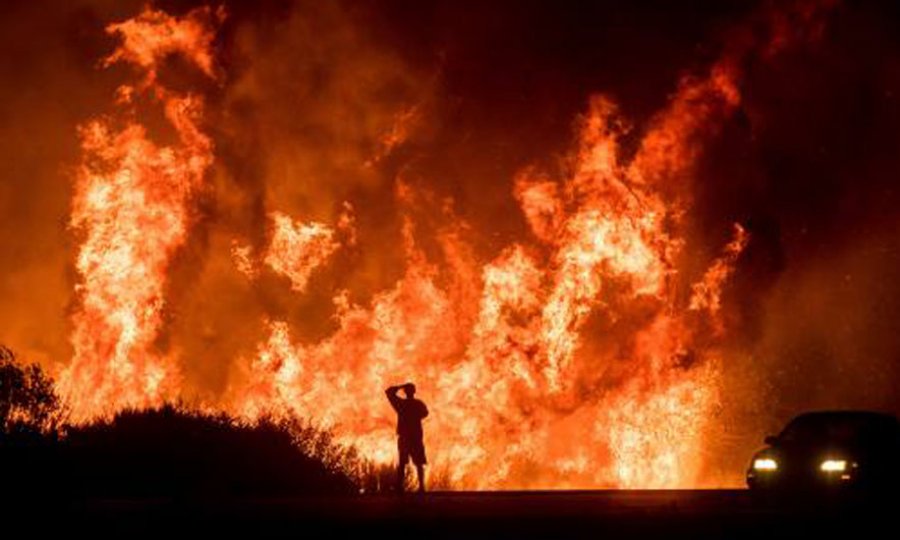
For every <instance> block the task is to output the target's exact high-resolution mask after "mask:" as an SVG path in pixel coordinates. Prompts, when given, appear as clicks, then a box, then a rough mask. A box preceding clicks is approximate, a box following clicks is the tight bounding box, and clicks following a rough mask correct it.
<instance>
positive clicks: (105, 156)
mask: <svg viewBox="0 0 900 540" xmlns="http://www.w3.org/2000/svg"><path fill="white" fill-rule="evenodd" d="M213 17H214V15H213V14H212V12H211V11H210V10H208V9H202V10H198V11H195V12H193V13H192V14H191V15H190V16H188V17H187V18H185V19H175V18H173V17H171V16H168V15H166V14H165V13H162V12H159V11H152V10H149V9H148V10H146V11H144V12H143V13H142V14H141V15H139V16H138V17H137V18H135V19H132V20H130V21H127V22H125V23H121V24H113V25H110V26H109V27H108V28H107V31H108V32H109V33H110V34H113V35H117V36H119V37H120V38H121V39H122V43H121V44H120V46H119V47H118V48H117V49H116V50H115V52H113V54H112V55H110V56H109V57H108V58H106V60H105V61H104V65H110V64H112V63H115V62H126V63H129V64H132V65H134V66H135V67H136V68H138V70H139V72H140V73H142V74H143V80H142V81H141V83H140V84H139V85H137V86H132V85H124V86H122V87H120V88H119V97H120V99H119V112H118V116H116V117H109V118H99V119H95V120H92V121H90V122H88V123H87V124H85V125H83V126H82V128H81V138H82V147H83V149H84V153H85V157H84V160H83V162H82V164H81V166H80V167H79V169H78V174H77V182H76V186H75V195H74V200H73V203H72V218H71V225H72V227H73V228H74V229H75V230H76V232H77V234H78V236H79V238H81V244H80V247H79V248H78V254H77V257H76V262H75V267H76V269H77V271H78V276H79V283H78V285H77V289H76V291H77V294H78V298H79V301H78V307H77V308H76V311H75V313H74V315H73V317H72V326H73V330H72V346H73V348H74V356H73V358H72V361H71V362H70V363H69V365H68V366H67V367H66V369H65V370H64V371H63V373H62V375H61V377H60V381H59V385H60V390H61V392H62V394H63V395H64V396H66V397H67V399H68V400H69V401H70V403H71V407H72V414H73V417H74V418H75V419H76V420H86V419H89V418H92V417H95V416H97V415H103V414H107V413H110V412H113V411H116V410H119V409H122V408H123V407H147V406H152V405H157V404H160V403H162V402H163V400H165V399H172V398H174V397H175V396H177V395H178V394H177V391H178V376H179V373H178V367H177V364H176V363H175V362H174V360H173V359H172V358H167V357H166V356H165V355H161V354H158V353H156V352H154V340H155V339H156V338H157V337H158V332H159V330H160V328H161V327H162V324H163V317H164V314H163V309H164V306H165V299H164V294H165V285H166V272H167V270H168V265H169V263H170V261H171V259H172V257H173V255H174V254H175V252H176V251H177V250H178V248H179V247H180V246H181V245H182V244H183V243H184V241H185V238H186V235H187V232H188V227H189V219H190V211H189V208H188V204H189V202H190V200H191V198H192V197H193V196H194V195H195V194H196V193H197V192H198V190H200V189H201V188H202V184H203V177H204V174H205V172H206V170H207V169H208V168H209V166H210V165H211V164H212V161H213V156H212V150H213V147H212V142H211V141H210V139H209V138H208V137H207V136H206V135H204V133H203V132H202V130H201V128H200V125H199V124H200V121H201V119H202V115H203V103H202V100H201V98H200V97H199V96H197V95H194V94H189V93H188V94H182V93H178V92H172V91H170V90H167V89H166V88H165V87H163V86H162V85H160V84H159V82H158V80H157V69H158V66H159V64H160V63H161V62H162V61H163V60H164V59H165V58H166V57H167V56H168V55H170V54H180V55H183V56H184V57H185V58H186V59H188V60H189V61H190V62H192V63H193V64H195V65H196V66H197V67H198V68H200V69H201V70H202V71H203V72H204V73H205V74H207V75H208V76H212V75H213V63H212V53H211V50H210V47H211V43H212V39H213V35H214V33H213V30H212V19H213ZM148 92H149V93H150V94H151V99H153V100H155V101H156V102H157V103H158V104H159V105H160V106H161V107H162V108H163V113H164V116H165V119H166V120H167V121H168V122H169V124H170V125H171V126H172V128H174V130H175V132H176V133H177V142H176V143H175V144H173V145H170V146H161V145H159V144H157V143H155V142H154V141H153V140H151V138H150V137H149V135H148V129H147V127H146V126H145V125H143V124H141V123H140V122H139V121H137V120H135V119H134V118H135V117H137V116H138V114H137V103H136V100H138V99H139V98H140V97H142V95H143V94H146V93H148Z"/></svg>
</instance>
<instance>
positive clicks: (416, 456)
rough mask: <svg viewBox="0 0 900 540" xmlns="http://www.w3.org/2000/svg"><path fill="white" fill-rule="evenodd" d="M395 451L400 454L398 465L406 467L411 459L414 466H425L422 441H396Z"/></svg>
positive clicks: (425, 460)
mask: <svg viewBox="0 0 900 540" xmlns="http://www.w3.org/2000/svg"><path fill="white" fill-rule="evenodd" d="M397 450H398V452H399V453H400V465H406V464H407V463H409V460H410V459H411V460H412V462H413V463H414V464H416V465H425V464H426V463H428V460H427V459H425V443H424V442H422V439H413V440H409V439H397Z"/></svg>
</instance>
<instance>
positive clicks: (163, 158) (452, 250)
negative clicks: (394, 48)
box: [59, 9, 748, 488]
mask: <svg viewBox="0 0 900 540" xmlns="http://www.w3.org/2000/svg"><path fill="white" fill-rule="evenodd" d="M221 16H222V14H221V12H218V13H213V12H212V11H211V10H209V9H200V10H195V11H193V12H191V13H190V14H188V15H187V16H185V17H183V18H175V17H171V16H169V15H166V14H164V13H162V12H159V11H154V10H150V9H147V10H146V11H144V12H143V13H142V14H141V15H139V16H138V17H136V18H135V19H133V20H130V21H126V22H124V23H120V24H115V25H111V26H110V27H109V28H108V31H109V32H110V33H113V34H115V35H118V36H119V37H121V38H122V43H121V45H120V46H119V48H118V49H117V50H116V51H115V52H114V53H113V54H112V55H111V56H110V57H109V58H108V59H107V60H106V61H105V64H106V65H108V64H110V63H112V62H118V61H124V62H127V63H129V64H132V65H134V66H136V67H137V68H138V70H139V72H140V73H141V75H142V79H141V81H142V82H141V84H140V85H137V86H124V87H123V88H122V89H121V90H120V92H119V95H120V98H121V99H120V102H119V106H120V107H121V109H120V110H119V112H120V118H119V119H118V121H119V122H121V123H123V124H124V127H121V128H118V129H117V128H116V126H117V125H118V123H117V122H115V121H114V120H112V119H98V120H94V121H91V122H89V123H87V124H86V125H85V126H83V128H82V140H83V148H84V152H85V159H84V162H83V164H82V166H81V167H80V169H79V174H78V177H77V184H76V190H75V200H74V202H73V209H72V225H73V227H74V228H75V229H76V230H77V231H78V232H79V234H80V235H81V237H80V239H81V242H80V245H79V251H78V256H77V260H76V268H77V271H78V275H79V278H80V281H79V284H78V289H77V290H78V293H79V304H78V309H77V310H76V311H75V313H74V315H73V321H72V322H73V333H72V343H73V346H74V356H73V359H72V361H71V363H70V364H69V365H68V366H67V368H66V369H65V371H64V372H63V374H62V377H61V378H60V383H59V384H60V388H61V391H62V392H63V394H64V395H65V396H66V397H67V398H68V399H69V401H70V402H71V403H72V405H73V410H74V413H75V418H76V419H79V420H87V419H90V418H92V417H96V416H100V415H104V414H108V413H110V412H112V411H115V410H119V409H121V408H123V407H146V406H152V405H155V404H159V403H161V402H162V401H163V400H166V399H173V398H177V397H180V396H181V395H182V393H183V392H182V389H181V388H180V386H179V369H178V364H177V358H174V357H172V356H170V355H167V354H165V353H162V352H159V350H158V349H159V347H157V345H156V341H157V340H158V338H159V336H160V333H161V332H162V330H163V329H164V314H163V311H164V308H165V286H166V274H167V271H168V267H169V265H170V263H171V261H172V258H173V256H174V254H175V253H176V252H177V251H178V250H179V248H180V247H182V246H183V245H184V243H185V241H186V237H187V235H188V231H189V227H190V225H191V220H190V215H191V214H190V204H191V200H192V197H193V196H194V195H195V194H196V193H197V192H198V190H200V189H201V188H202V185H203V178H204V175H205V173H206V172H207V169H208V168H209V167H210V165H211V164H212V162H213V154H212V151H213V147H212V143H211V141H210V139H209V137H208V136H206V135H205V134H204V133H203V131H202V129H201V127H200V120H201V118H202V114H203V103H202V100H201V98H200V97H199V96H198V95H194V94H182V93H178V92H174V91H172V90H170V89H168V88H166V87H164V86H163V85H162V84H160V82H159V77H158V69H159V67H160V63H161V62H162V61H163V60H164V59H165V58H166V57H168V56H170V55H172V54H177V55H181V56H183V57H184V58H185V59H186V60H187V61H188V62H189V63H190V64H192V65H194V66H196V67H197V68H198V69H199V70H200V71H201V72H202V73H204V74H205V75H206V76H207V77H211V78H213V79H215V78H216V67H215V62H214V55H213V50H212V47H213V37H214V32H213V26H214V22H215V20H216V18H221ZM739 60H740V58H738V57H737V55H736V54H735V53H734V52H729V53H728V54H725V55H724V56H723V58H722V59H721V60H720V61H718V62H717V63H715V64H714V65H713V66H712V68H711V69H710V70H709V72H708V74H707V75H706V76H705V77H694V78H685V79H684V80H683V81H682V82H681V84H680V85H679V87H678V90H677V92H676V93H675V95H673V96H672V98H671V100H670V101H669V103H668V105H667V107H666V108H665V109H663V110H662V111H661V112H660V113H659V114H657V115H656V116H655V117H654V118H653V119H652V120H651V122H650V123H649V125H648V126H646V130H645V131H644V132H642V133H641V134H640V135H641V136H640V138H639V140H638V145H637V147H636V151H634V152H633V153H632V154H628V153H627V152H624V151H623V149H622V148H621V144H620V143H621V140H622V136H623V135H624V134H625V133H626V132H627V131H628V130H629V129H630V128H629V126H628V123H627V122H626V121H625V120H624V119H623V118H622V117H621V115H620V113H619V111H618V108H617V106H616V104H615V103H614V102H613V101H612V100H611V99H609V98H607V97H603V96H598V97H595V98H594V99H592V100H591V102H590V107H589V109H588V110H587V112H586V113H585V114H584V116H583V117H582V118H581V119H580V122H579V130H578V141H577V144H576V145H575V148H574V150H573V151H572V152H571V155H570V156H569V160H568V163H567V165H566V167H565V168H564V170H563V171H561V172H560V173H558V174H555V175H554V174H553V173H549V172H544V171H539V170H536V169H527V170H525V171H523V172H522V173H521V174H520V175H519V176H518V178H517V179H516V182H515V187H514V192H513V194H512V195H513V196H514V197H515V199H516V200H517V201H518V202H519V205H520V207H521V210H522V214H523V216H524V219H525V222H527V224H528V225H529V226H530V228H531V231H532V233H533V238H531V239H528V240H522V241H519V242H513V243H511V244H510V245H506V246H502V247H501V249H499V250H498V254H497V255H496V256H495V257H494V258H493V259H492V260H488V261H479V260H478V258H477V257H476V256H475V255H474V253H475V250H474V249H473V248H472V246H470V245H469V243H468V242H467V238H468V234H469V228H468V225H467V224H466V223H464V222H463V221H462V220H461V219H460V218H458V217H457V216H456V215H455V214H454V213H453V211H452V207H451V205H449V204H444V205H441V208H440V212H441V213H436V212H431V215H437V217H438V218H439V220H440V221H441V223H442V225H441V226H440V228H439V229H438V231H437V234H436V235H435V237H434V238H433V239H432V238H428V239H427V240H435V242H434V244H436V245H437V246H438V248H437V249H436V250H435V249H426V248H425V247H424V246H426V245H427V246H429V247H430V246H431V245H432V244H430V243H429V244H426V242H425V239H423V235H424V233H423V231H422V230H420V229H418V228H417V226H418V225H419V224H418V223H417V222H416V219H414V217H413V216H414V215H416V214H415V210H417V209H423V208H424V209H425V210H427V211H429V212H430V211H431V210H433V208H432V207H433V206H435V205H434V204H433V203H432V202H429V200H430V199H429V197H427V196H424V194H423V193H420V192H418V191H417V190H416V189H414V188H413V187H411V186H409V185H407V184H405V183H400V184H398V186H397V189H396V193H395V195H396V199H397V202H398V204H399V205H400V206H401V208H403V211H404V215H403V225H402V230H401V234H402V238H403V243H402V246H401V248H402V253H403V255H404V260H405V268H404V273H403V274H402V276H400V277H399V279H397V281H396V282H395V283H394V284H393V285H392V286H391V287H389V288H387V289H386V290H383V291H380V292H378V293H377V294H375V295H374V296H373V297H372V298H371V300H370V301H368V302H365V303H358V302H355V301H353V300H352V297H351V294H350V292H348V291H346V290H337V291H334V292H333V293H332V294H331V298H332V303H333V306H334V314H333V318H334V322H335V329H334V331H333V332H332V333H331V334H329V335H327V336H325V337H324V338H322V339H319V340H312V341H308V342H301V341H299V340H298V339H297V338H296V337H295V336H293V335H292V330H291V326H290V325H289V323H288V322H287V321H286V320H283V319H280V318H275V317H272V318H269V319H267V320H265V321H264V324H265V329H266V336H265V337H264V338H263V339H262V340H261V341H260V342H259V343H257V344H256V351H255V353H253V354H252V355H250V357H245V358H241V359H240V362H239V366H238V368H237V369H236V370H235V373H234V374H233V376H232V379H231V380H230V381H229V386H228V389H227V391H226V392H225V393H224V395H223V396H221V398H220V401H219V402H217V403H215V404H214V407H216V408H220V409H223V410H225V411H227V412H230V413H233V414H236V415H239V416H241V417H243V418H246V419H250V420H253V419H256V418H259V417H260V416H261V415H265V414H275V415H287V414H297V415H300V416H301V417H305V418H308V419H310V420H312V421H314V422H316V423H319V424H322V425H324V426H326V427H329V428H331V429H332V430H333V432H334V434H335V436H336V438H337V440H338V441H340V442H343V443H346V444H352V445H355V446H356V447H358V448H359V449H360V450H361V451H362V452H363V454H364V455H365V456H367V457H369V458H371V459H374V460H376V461H379V462H388V461H390V460H391V459H392V458H393V455H394V452H395V445H394V434H393V423H394V422H393V418H392V413H391V410H390V408H389V407H388V406H387V405H386V403H385V402H384V398H383V394H382V389H383V388H385V387H386V386H388V385H389V384H392V383H395V382H397V381H403V380H414V381H415V382H416V383H417V385H418V387H419V389H420V394H421V396H422V397H423V398H424V399H425V400H426V401H427V402H428V403H429V408H430V409H431V410H432V411H433V413H432V415H431V416H430V417H429V420H428V425H427V428H426V444H427V446H428V448H429V453H430V456H431V462H432V463H434V464H435V466H437V467H441V468H444V469H445V470H446V472H447V475H448V477H449V478H450V480H451V482H452V483H453V484H454V485H455V486H457V487H472V488H511V487H524V488H529V487H544V488H546V487H557V488H562V487H687V486H694V485H696V484H697V482H698V480H699V478H700V475H701V472H702V465H703V462H702V455H703V449H704V447H705V445H706V442H707V441H706V437H707V434H708V431H709V428H710V423H711V421H712V420H711V418H712V415H713V411H714V410H715V408H716V407H717V405H718V403H719V399H720V373H721V362H722V358H721V357H720V354H719V353H718V352H717V350H716V347H715V345H716V343H715V338H716V337H719V336H721V335H722V334H723V332H724V330H725V326H724V322H723V321H722V319H721V311H722V305H721V302H722V300H721V298H722V289H723V287H724V286H725V285H726V283H727V280H728V278H729V276H730V275H731V274H732V272H733V270H734V266H735V264H736V262H737V260H738V257H739V255H740V253H741V252H742V250H743V249H744V247H745V246H746V244H747V242H748V236H747V233H746V232H745V231H744V229H743V228H741V227H740V226H739V225H735V234H734V238H733V240H732V241H731V242H730V243H729V244H728V245H727V246H725V248H724V252H723V254H722V255H721V256H720V257H719V258H718V259H716V260H715V261H713V262H712V263H711V265H710V266H709V268H708V269H707V270H706V271H705V272H703V273H702V276H701V278H700V279H699V280H698V281H697V282H696V283H694V284H692V285H689V287H690V294H689V295H685V294H684V291H683V290H681V288H683V287H684V286H685V282H686V281H688V280H690V279H691V276H689V275H685V274H686V271H685V270H684V269H682V268H679V267H678V263H679V260H680V258H679V255H680V254H681V252H682V249H683V246H684V245H685V243H686V233H685V227H684V224H683V222H684V218H685V216H686V215H687V213H688V212H689V210H690V199H689V197H688V191H689V188H690V186H689V183H688V182H687V180H689V178H690V176H691V174H692V173H693V167H694V164H695V163H696V160H697V158H698V156H699V155H700V152H701V151H702V148H703V142H704V141H705V139H706V138H707V137H708V136H709V135H710V133H714V132H715V131H716V129H717V127H718V125H719V124H720V123H721V122H722V121H723V120H724V119H725V118H726V117H727V116H728V115H729V114H730V113H731V112H732V111H733V110H735V109H736V107H738V105H739V104H740V99H741V96H740V92H739V90H738V78H739V76H740V69H739V66H740V61H739ZM145 95H149V97H150V98H151V101H152V102H153V103H154V104H157V105H161V106H162V109H163V112H164V114H165V118H166V119H167V120H168V123H169V124H170V125H171V128H173V129H174V131H175V133H176V134H177V137H178V139H177V144H174V145H170V146H160V145H158V144H157V143H154V142H153V141H152V140H151V139H150V138H149V136H148V128H147V127H145V126H144V125H142V124H140V123H137V122H136V121H134V120H132V118H133V117H136V116H138V115H137V108H136V107H137V105H136V101H137V98H139V97H142V96H145ZM419 115H420V112H419V110H418V109H416V108H412V109H409V110H408V111H407V112H405V113H402V114H400V115H399V116H398V118H397V122H396V125H395V127H394V129H393V130H392V131H391V132H390V133H389V134H387V135H386V137H385V139H384V141H382V143H383V148H382V149H381V150H380V152H381V154H380V155H382V156H383V155H385V154H386V153H389V152H390V151H391V150H392V149H393V148H395V147H396V146H397V145H400V144H402V141H403V140H405V139H406V138H407V137H408V136H409V130H410V129H411V127H410V126H411V125H412V124H414V123H416V122H418V121H419ZM374 161H378V157H377V156H376V158H375V159H374ZM374 161H373V162H374ZM373 162H370V165H371V163H373ZM269 219H270V223H271V228H270V231H269V234H268V243H267V244H266V245H265V246H264V248H263V249H262V250H260V251H259V252H255V250H254V248H251V247H249V246H244V245H241V244H238V243H234V244H232V251H231V255H232V259H233V261H234V263H235V265H236V266H237V268H238V269H239V270H240V271H241V272H242V273H243V274H245V275H246V276H247V277H248V279H250V280H256V279H259V278H260V275H261V272H260V267H261V266H262V265H263V264H264V265H266V266H268V268H269V269H271V270H272V271H273V272H275V273H277V274H279V275H281V276H283V277H285V278H287V280H288V281H289V282H290V291H291V293H292V294H295V295H299V294H304V293H306V291H307V288H308V287H309V286H310V279H311V277H312V276H313V273H314V272H316V271H322V270H324V269H326V268H327V267H328V265H329V264H332V263H333V261H334V260H335V259H337V258H338V257H336V256H335V255H336V254H337V253H338V252H339V251H340V250H341V249H344V248H346V247H348V246H351V245H354V244H355V242H356V224H355V221H354V218H353V214H352V207H351V206H350V205H349V203H345V210H344V212H343V214H341V216H340V217H339V218H338V220H337V223H336V224H335V225H334V226H331V225H328V224H326V223H320V222H315V221H308V220H306V219H305V217H304V216H289V215H288V214H287V213H284V212H270V213H269ZM709 328H713V329H715V332H714V334H715V335H714V336H712V337H710V336H709V335H705V334H707V333H708V332H705V331H706V330H707V329H709Z"/></svg>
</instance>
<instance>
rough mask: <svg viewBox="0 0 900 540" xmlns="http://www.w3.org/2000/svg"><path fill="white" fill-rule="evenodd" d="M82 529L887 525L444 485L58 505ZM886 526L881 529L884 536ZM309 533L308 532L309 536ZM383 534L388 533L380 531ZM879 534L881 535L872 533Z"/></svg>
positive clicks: (633, 531) (671, 496)
mask: <svg viewBox="0 0 900 540" xmlns="http://www.w3.org/2000/svg"><path fill="white" fill-rule="evenodd" d="M59 504H60V507H58V508H57V509H56V510H55V511H54V513H55V515H57V516H62V517H63V520H62V521H61V523H65V524H66V525H67V527H69V526H70V527H73V528H82V529H84V530H86V531H96V532H101V531H103V532H120V533H125V534H128V533H136V532H137V533H140V532H143V533H148V534H149V533H151V532H152V533H162V532H166V531H173V530H178V531H181V532H186V531H188V530H191V531H196V532H198V533H204V532H208V533H219V532H232V533H237V532H250V533H253V535H254V536H253V537H256V536H259V535H263V536H265V535H267V533H271V534H272V535H276V534H277V536H278V537H281V538H300V537H307V538H338V537H347V536H349V537H354V538H366V537H371V538H373V539H374V538H381V537H388V538H390V537H398V536H399V537H416V538H454V539H460V540H464V539H468V538H514V539H516V540H521V539H525V538H682V537H691V538H780V537H793V538H811V537H823V538H824V537H829V538H830V537H834V536H835V535H838V534H839V533H840V534H848V535H852V536H853V537H859V535H860V534H861V533H862V534H864V533H865V531H868V530H875V529H874V527H878V528H880V529H882V528H883V527H885V526H888V527H891V530H892V532H890V533H889V534H887V536H883V537H900V533H896V532H893V531H895V530H896V529H893V528H894V522H895V518H894V516H895V514H897V508H896V507H895V506H893V503H887V502H878V503H877V504H875V503H872V502H871V501H867V502H859V501H855V502H853V503H847V502H846V501H831V500H817V501H804V500H802V499H801V498H790V499H786V500H781V501H775V502H772V501H763V502H761V501H759V500H758V499H756V498H754V497H752V496H751V494H750V493H749V492H747V491H743V490H703V491H543V492H445V493H429V494H427V495H424V496H417V495H406V496H403V497H391V496H359V497H351V498H310V499H249V500H248V499H241V500H210V499H204V500H187V499H185V500H171V499H163V500H143V499H140V500H87V501H78V502H71V501H67V502H64V503H59ZM887 532H888V531H885V533H887ZM313 533H315V534H313ZM385 535H387V536H385ZM879 536H882V534H879Z"/></svg>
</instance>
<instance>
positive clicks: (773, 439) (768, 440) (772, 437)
mask: <svg viewBox="0 0 900 540" xmlns="http://www.w3.org/2000/svg"><path fill="white" fill-rule="evenodd" d="M763 442H764V443H766V444H768V445H769V446H775V445H776V444H778V437H776V436H775V435H767V436H766V438H765V439H763Z"/></svg>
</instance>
